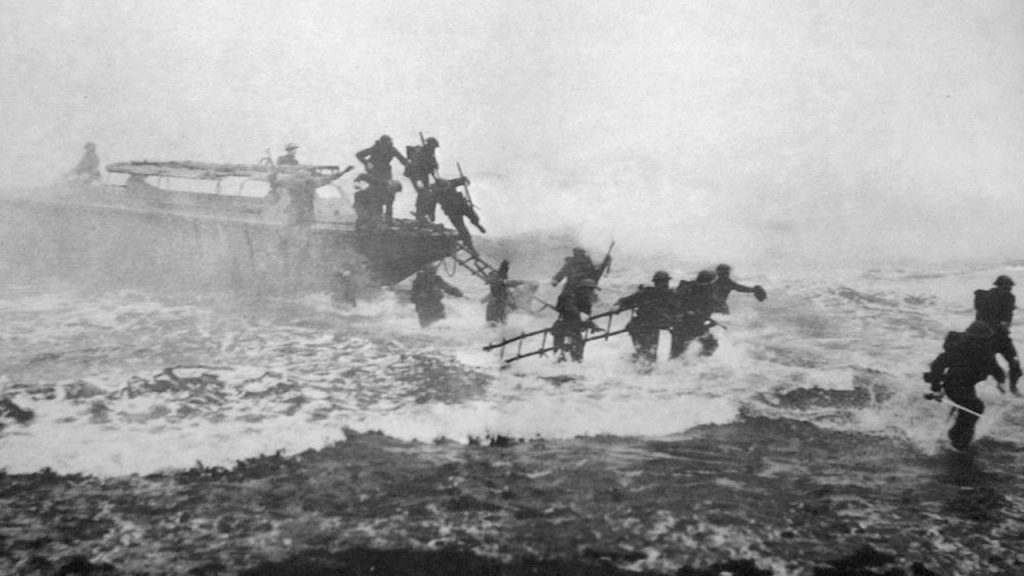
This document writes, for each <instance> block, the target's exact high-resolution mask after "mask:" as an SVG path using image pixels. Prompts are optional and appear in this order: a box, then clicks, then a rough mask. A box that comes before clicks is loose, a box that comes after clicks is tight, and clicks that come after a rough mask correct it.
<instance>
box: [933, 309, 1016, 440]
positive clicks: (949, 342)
mask: <svg viewBox="0 0 1024 576" xmlns="http://www.w3.org/2000/svg"><path fill="white" fill-rule="evenodd" d="M993 336H994V333H993V331H992V328H990V327H989V325H988V324H986V323H985V322H982V321H981V320H975V321H974V322H973V323H971V325H970V326H968V327H967V330H966V331H965V332H950V333H949V334H947V335H946V340H945V342H943V344H942V348H943V351H942V352H941V353H940V354H939V355H938V356H937V357H936V358H935V360H934V361H932V364H931V368H930V370H929V371H928V372H925V374H924V381H925V382H928V383H929V384H931V390H932V394H928V395H926V396H925V397H926V398H931V399H934V400H942V398H943V397H944V396H945V397H948V398H949V400H950V401H951V402H952V403H953V404H955V407H954V410H956V421H955V422H954V423H953V427H952V428H950V429H949V432H948V436H949V440H950V442H951V443H952V444H953V448H955V449H957V450H966V449H967V446H969V445H970V443H971V440H973V439H974V427H975V425H976V424H977V422H978V419H979V417H980V415H981V414H982V413H983V412H984V411H985V403H984V402H982V401H981V399H980V398H978V395H977V393H976V392H975V390H974V387H975V385H976V384H978V383H979V382H982V381H984V380H985V379H987V378H988V377H989V376H992V377H993V378H995V379H996V381H997V382H998V384H999V391H1000V392H1002V391H1003V386H1002V384H1003V382H1004V381H1005V380H1006V375H1005V374H1004V373H1003V369H1002V368H1000V367H999V364H998V363H997V362H996V356H995V352H993V351H992V349H991V348H990V347H989V344H988V341H989V339H991V338H992V337H993Z"/></svg>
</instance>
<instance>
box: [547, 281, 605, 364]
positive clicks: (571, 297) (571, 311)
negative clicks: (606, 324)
mask: <svg viewBox="0 0 1024 576" xmlns="http://www.w3.org/2000/svg"><path fill="white" fill-rule="evenodd" d="M595 290H600V288H598V287H597V282H594V281H593V280H591V279H590V278H586V279H584V280H581V281H580V282H579V284H577V285H576V287H575V289H574V290H573V291H572V292H565V291H563V292H562V293H561V295H559V296H558V302H557V303H556V304H555V310H556V311H557V312H558V319H557V320H555V323H554V325H552V326H551V336H553V338H554V347H555V349H556V350H558V361H559V362H564V361H565V355H566V353H568V354H569V357H570V358H572V361H573V362H582V361H583V345H584V344H585V342H584V341H583V335H584V332H586V331H588V330H594V331H600V330H601V329H600V328H598V327H597V326H596V325H594V323H593V322H591V321H590V320H589V319H588V320H584V319H583V316H582V314H586V315H587V316H590V311H591V309H592V308H591V306H592V305H593V302H594V291H595Z"/></svg>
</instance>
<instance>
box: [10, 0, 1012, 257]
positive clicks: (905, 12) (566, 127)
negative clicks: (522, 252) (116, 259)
mask: <svg viewBox="0 0 1024 576" xmlns="http://www.w3.org/2000/svg"><path fill="white" fill-rule="evenodd" d="M0 74H2V76H3V78H4V82H2V83H0V105H2V107H0V123H2V126H3V127H4V136H5V142H6V149H7V151H6V153H5V154H4V155H3V157H2V158H0V182H2V183H3V185H29V184H45V183H47V182H50V181H52V180H54V179H55V178H56V177H57V176H59V174H60V173H62V172H63V171H65V170H66V169H67V168H68V167H69V166H70V165H72V164H74V162H75V161H76V160H77V158H78V156H79V154H80V152H81V147H82V144H83V143H84V142H86V141H89V140H92V141H95V142H97V144H98V145H99V152H100V155H101V158H102V160H103V161H104V163H108V162H115V161H125V160H139V159H153V160H186V159H188V160H205V161H223V162H255V161H256V160H257V159H258V158H259V157H260V156H262V155H263V153H264V150H265V149H267V148H268V147H269V148H272V149H273V154H274V155H277V154H280V153H281V148H282V147H283V145H284V144H285V143H286V142H289V141H295V142H297V143H299V144H300V146H301V148H300V151H299V152H300V158H302V159H303V160H304V161H310V162H318V163H331V164H341V165H345V164H350V163H353V161H354V158H353V154H354V153H355V152H356V151H357V150H359V149H360V148H363V147H365V146H368V145H369V144H371V143H372V142H373V141H374V140H375V139H376V138H377V137H378V136H379V135H380V134H383V133H388V134H391V135H392V136H393V137H395V139H396V143H397V144H398V145H399V146H404V145H406V144H413V143H415V142H416V141H417V140H418V132H419V131H423V132H424V133H425V134H426V135H428V136H429V135H433V136H436V137H438V138H439V139H440V141H441V149H440V150H439V159H440V162H441V167H442V172H446V173H449V174H450V173H452V172H454V171H455V163H456V162H459V163H461V164H462V166H463V167H464V168H466V171H467V173H468V174H469V175H470V177H471V178H473V180H474V199H475V200H476V201H477V203H478V204H479V205H480V207H481V210H482V212H483V217H484V221H485V223H488V224H490V226H489V228H490V229H491V230H492V231H493V232H495V233H511V232H518V231H523V230H528V229H531V228H541V227H548V226H553V225H556V224H559V223H566V222H568V223H572V224H576V225H578V226H579V227H580V228H581V229H582V230H583V233H584V235H585V236H586V237H592V238H594V239H595V240H596V239H599V238H602V237H611V236H615V237H618V238H621V239H624V241H627V242H631V243H633V244H634V245H635V246H642V245H644V244H645V243H650V244H652V245H657V246H660V247H663V248H664V247H666V246H674V245H678V246H680V248H681V249H685V250H690V251H691V253H692V252H693V251H696V252H698V253H705V252H706V253H708V254H712V253H716V251H717V253H720V254H724V255H728V256H730V257H731V256H733V255H737V256H739V255H744V254H745V255H748V256H750V257H753V258H756V257H760V256H768V255H772V254H777V253H779V252H782V253H785V252H787V251H792V252H801V253H806V254H818V255H822V254H824V255H830V256H832V257H835V256H840V257H857V256H861V255H864V254H877V253H878V252H879V250H882V251H886V250H889V249H891V252H892V254H893V255H894V256H895V255H899V256H902V255H907V254H910V255H921V256H929V257H934V256H936V255H938V254H940V253H941V252H942V251H943V250H948V251H950V253H951V254H954V255H967V256H969V255H972V254H973V253H975V252H984V253H985V254H986V255H987V256H991V255H993V254H994V253H998V254H999V255H1000V256H1004V257H1024V256H1022V255H1021V254H1020V253H1019V252H1016V251H1017V250H1018V248H1019V246H1021V244H1022V243H1021V242H1020V241H1019V240H1020V239H1022V238H1024V234H1022V233H1021V232H1018V230H1021V229H1022V225H1024V220H1022V218H1021V216H1022V215H1024V97H1022V94H1024V3H1022V2H1019V1H1016V0H1005V1H995V0H993V1H964V0H945V1H942V0H939V1H912V0H887V1H875V0H863V1H832V2H824V1H811V0H801V1H780V0H772V1H767V0H765V1H734V2H729V1H716V2H710V1H695V2H678V1H660V0H657V1H643V2H636V1H633V2H626V1H621V2H611V1H601V0H596V1H590V2H571V3H570V2H558V1H540V0H533V1H516V0H502V1H481V0H476V1H465V2H459V1H452V0H442V1H437V0H432V1H413V2H409V1H403V2H397V1H390V2H389V1H380V0H378V1H372V2H361V1H358V2H352V1H348V2H346V1H337V0H325V1H321V2H317V1H302V0H293V1H284V2H282V1H274V2H266V1H253V2H227V1H205V2H204V1H195V2H157V1H133V2H127V1H120V2H118V1H112V0H99V1H95V0H94V1H90V2H81V1H79V2H75V1H57V0H45V1H36V2H31V3H30V2H21V1H15V0H0ZM411 198H412V194H411V192H410V193H409V194H408V195H407V197H406V198H405V200H407V201H409V203H410V204H411ZM943 246H946V248H943ZM709 257H710V256H709Z"/></svg>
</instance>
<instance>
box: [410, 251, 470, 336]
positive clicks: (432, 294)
mask: <svg viewBox="0 0 1024 576" xmlns="http://www.w3.org/2000/svg"><path fill="white" fill-rule="evenodd" d="M445 294H448V295H449V296H454V297H456V298H462V290H459V289H458V288H456V287H455V286H452V285H451V284H449V283H447V282H445V281H444V279H442V278H441V277H440V276H438V275H437V271H436V270H434V266H433V265H432V264H428V265H427V266H425V267H424V268H423V269H422V270H420V271H419V272H417V273H416V278H414V279H413V281H412V294H411V296H410V298H411V299H412V303H413V304H414V305H415V306H416V314H417V315H418V316H419V319H420V327H421V328H426V327H427V326H430V325H431V324H433V323H434V322H437V321H438V320H443V319H444V318H445V311H444V303H443V302H442V301H441V299H442V298H443V297H444V295H445Z"/></svg>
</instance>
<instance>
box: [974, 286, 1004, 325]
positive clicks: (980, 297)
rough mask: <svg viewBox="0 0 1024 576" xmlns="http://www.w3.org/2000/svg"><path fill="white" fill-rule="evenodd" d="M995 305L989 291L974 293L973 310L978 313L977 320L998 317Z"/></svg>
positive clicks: (994, 300)
mask: <svg viewBox="0 0 1024 576" xmlns="http://www.w3.org/2000/svg"><path fill="white" fill-rule="evenodd" d="M996 305H997V303H996V299H995V298H993V295H992V291H991V290H981V289H979V290H975V291H974V310H975V311H976V312H977V313H978V318H982V319H985V320H992V319H994V318H996V317H997V316H998V315H999V310H998V309H997V308H996Z"/></svg>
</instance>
